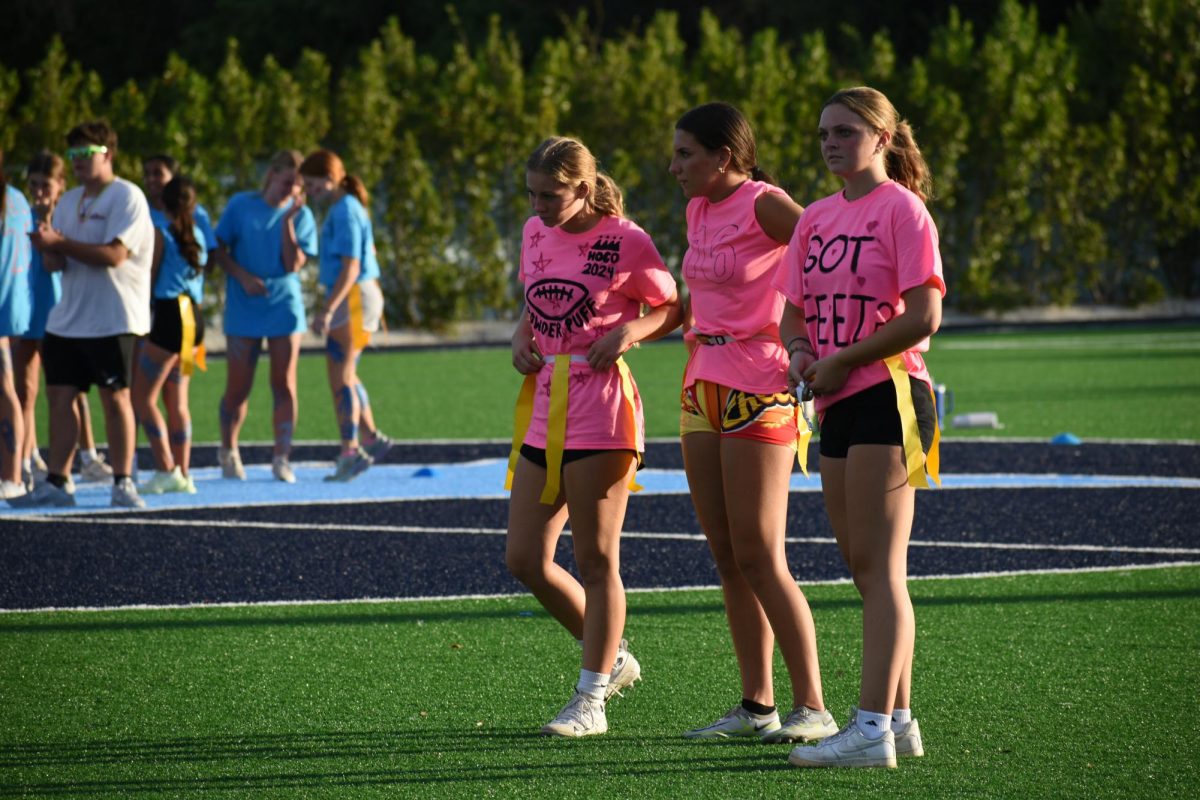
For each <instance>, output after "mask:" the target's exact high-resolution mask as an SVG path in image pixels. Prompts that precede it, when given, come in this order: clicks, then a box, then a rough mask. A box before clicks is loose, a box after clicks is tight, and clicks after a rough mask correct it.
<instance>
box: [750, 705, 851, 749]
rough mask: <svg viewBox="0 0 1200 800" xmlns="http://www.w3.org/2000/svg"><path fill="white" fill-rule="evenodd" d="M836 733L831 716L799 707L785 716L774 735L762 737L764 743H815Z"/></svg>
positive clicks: (823, 712) (836, 727)
mask: <svg viewBox="0 0 1200 800" xmlns="http://www.w3.org/2000/svg"><path fill="white" fill-rule="evenodd" d="M837 731H838V726H837V723H836V722H834V721H833V715H832V714H830V713H829V711H828V710H826V711H813V710H812V709H811V708H809V707H808V706H800V707H799V708H797V709H794V710H793V711H792V713H790V714H788V715H787V719H785V720H784V721H783V725H782V726H780V728H779V730H777V731H775V732H774V733H769V734H767V735H766V736H764V737H763V741H764V742H815V741H817V740H819V739H824V738H825V737H827V736H833V735H834V734H835V733H837Z"/></svg>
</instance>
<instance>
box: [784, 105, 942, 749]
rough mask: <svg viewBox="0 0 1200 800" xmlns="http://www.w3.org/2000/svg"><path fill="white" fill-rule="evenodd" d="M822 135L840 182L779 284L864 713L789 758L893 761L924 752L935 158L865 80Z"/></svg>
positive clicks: (792, 378)
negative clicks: (918, 539)
mask: <svg viewBox="0 0 1200 800" xmlns="http://www.w3.org/2000/svg"><path fill="white" fill-rule="evenodd" d="M818 132H819V136H820V139H821V154H822V156H824V158H825V163H826V164H827V165H828V166H829V169H830V171H831V172H833V173H834V174H835V175H837V176H838V177H839V178H841V179H842V182H843V183H844V184H845V188H844V189H843V190H842V191H841V192H839V193H838V194H836V195H832V196H830V197H827V198H824V199H823V200H819V201H817V202H816V203H813V204H812V205H811V206H809V207H808V209H807V210H805V212H804V215H803V216H802V217H801V218H800V223H799V225H797V226H796V232H795V235H794V236H793V237H792V241H791V242H790V244H789V246H788V255H787V260H786V262H785V265H784V269H783V270H781V271H780V274H779V278H778V280H777V282H776V285H777V286H778V288H779V289H780V290H781V291H782V292H783V293H784V295H785V296H786V297H787V300H788V302H787V304H786V306H785V308H784V314H783V318H782V319H781V321H780V332H781V335H782V337H783V341H784V342H785V343H786V346H787V349H788V353H789V356H790V360H791V364H790V366H789V368H788V380H789V382H790V383H792V384H793V385H800V387H801V389H800V390H801V392H803V391H804V387H807V389H808V390H811V391H812V393H813V394H814V395H815V396H816V407H817V411H818V413H819V414H820V415H821V486H822V491H823V493H824V495H825V508H826V510H827V512H828V514H829V521H830V523H831V524H832V527H833V531H834V535H835V536H836V537H837V542H838V547H839V548H840V549H841V551H842V555H843V557H845V559H846V563H847V566H849V568H850V574H851V575H852V576H853V578H854V584H855V586H856V587H858V591H859V594H860V595H861V596H862V598H863V658H862V661H863V666H862V687H861V690H860V694H859V702H858V709H857V712H856V714H855V715H854V716H853V717H852V718H851V719H850V720H849V722H848V723H847V724H846V726H845V727H844V728H842V730H840V731H838V733H837V734H836V735H834V736H831V737H829V738H828V739H825V740H824V741H822V742H821V743H820V744H819V745H817V746H816V747H797V748H795V749H794V750H793V751H792V753H791V755H790V756H789V760H790V761H791V762H792V763H793V764H795V765H797V766H860V767H876V766H878V767H894V766H895V765H896V757H897V756H920V755H923V754H924V747H923V745H922V741H921V732H920V728H919V727H918V726H917V721H916V720H915V719H913V718H912V711H911V708H912V699H911V698H912V658H913V641H914V638H915V633H916V623H915V621H914V618H913V610H912V601H911V600H910V599H909V595H908V588H907V584H906V581H907V577H908V542H909V537H910V535H911V533H912V521H913V506H914V488H913V487H914V486H915V485H917V484H920V485H924V470H925V460H924V457H923V452H929V450H930V446H931V444H932V442H933V441H934V434H935V432H936V426H937V420H936V417H935V415H934V406H933V397H932V394H931V392H930V387H929V373H928V371H927V370H926V369H925V362H924V361H923V359H922V358H921V353H922V352H924V351H925V350H927V349H928V347H929V337H930V335H931V334H933V333H934V332H935V331H936V330H937V329H938V326H939V324H940V323H941V316H942V296H943V295H944V294H945V291H946V286H945V283H944V282H943V280H942V263H941V257H940V256H939V254H938V238H937V228H936V227H935V226H934V224H933V220H932V219H931V218H930V216H929V212H928V211H926V209H925V203H924V201H925V199H926V198H927V197H929V196H930V194H931V181H930V175H929V169H928V167H927V166H926V164H925V160H924V158H923V157H922V156H921V152H920V150H918V149H917V145H916V141H915V140H914V139H913V135H912V129H911V128H910V127H909V125H908V123H907V122H905V121H903V120H901V119H900V115H899V114H898V113H897V112H896V109H895V108H894V107H893V106H892V104H891V103H890V102H889V101H888V99H887V98H886V97H884V96H883V95H882V94H881V93H879V92H878V91H876V90H874V89H870V88H867V87H857V88H853V89H845V90H842V91H840V92H838V93H836V94H835V95H833V97H831V98H830V99H829V101H828V102H826V104H825V106H824V108H823V109H822V111H821V122H820V127H819V129H818ZM934 464H935V461H934V459H933V458H932V456H931V458H930V466H931V471H932V467H933V465H934Z"/></svg>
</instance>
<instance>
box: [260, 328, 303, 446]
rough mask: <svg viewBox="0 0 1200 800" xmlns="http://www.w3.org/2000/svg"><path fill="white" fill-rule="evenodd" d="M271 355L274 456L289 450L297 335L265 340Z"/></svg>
mask: <svg viewBox="0 0 1200 800" xmlns="http://www.w3.org/2000/svg"><path fill="white" fill-rule="evenodd" d="M267 353H268V354H269V355H270V357H271V397H272V398H273V402H274V408H275V411H274V419H273V421H274V426H275V455H276V456H286V455H288V454H289V453H290V452H291V451H292V436H293V434H294V432H295V430H296V417H297V414H298V413H299V403H298V398H297V396H296V366H297V364H298V363H299V361H300V334H298V333H294V334H292V335H291V336H274V337H272V338H270V339H268V340H267Z"/></svg>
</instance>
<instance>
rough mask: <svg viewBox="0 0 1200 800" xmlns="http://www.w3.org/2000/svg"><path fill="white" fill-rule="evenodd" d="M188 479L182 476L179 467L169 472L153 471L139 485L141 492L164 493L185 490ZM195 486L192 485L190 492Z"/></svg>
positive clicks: (193, 492) (194, 489)
mask: <svg viewBox="0 0 1200 800" xmlns="http://www.w3.org/2000/svg"><path fill="white" fill-rule="evenodd" d="M187 489H188V480H187V478H185V477H183V472H181V471H180V469H179V467H178V466H176V467H175V469H173V470H171V471H170V472H155V473H154V475H153V476H152V477H151V478H150V480H148V481H146V482H145V483H143V484H142V486H141V491H142V493H143V494H164V493H166V492H187ZM195 491H196V488H195V487H194V486H193V487H192V491H191V492H190V494H195Z"/></svg>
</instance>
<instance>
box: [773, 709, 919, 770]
mask: <svg viewBox="0 0 1200 800" xmlns="http://www.w3.org/2000/svg"><path fill="white" fill-rule="evenodd" d="M788 762H789V763H791V764H793V765H795V766H797V767H888V768H894V767H895V766H896V739H895V737H894V736H892V732H891V731H890V730H889V731H884V733H883V736H881V737H880V738H878V739H868V738H867V737H866V736H863V732H862V731H861V730H859V727H858V725H857V724H856V723H855V720H854V715H853V714H851V715H850V721H849V722H847V723H846V724H845V726H843V727H842V729H841V730H840V731H838V732H837V733H835V734H834V735H833V736H830V737H829V738H827V739H822V740H821V741H820V742H818V743H817V744H814V745H801V746H799V747H794V748H792V752H791V753H790V754H789V755H788Z"/></svg>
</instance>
